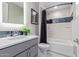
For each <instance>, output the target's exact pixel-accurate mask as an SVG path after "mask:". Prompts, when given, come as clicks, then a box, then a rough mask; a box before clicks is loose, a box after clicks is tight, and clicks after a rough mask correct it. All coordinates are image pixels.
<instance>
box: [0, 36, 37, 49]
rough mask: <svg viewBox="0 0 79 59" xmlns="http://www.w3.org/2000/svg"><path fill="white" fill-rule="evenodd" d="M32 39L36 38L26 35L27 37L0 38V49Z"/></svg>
mask: <svg viewBox="0 0 79 59" xmlns="http://www.w3.org/2000/svg"><path fill="white" fill-rule="evenodd" d="M34 38H38V36H35V35H28V36H16V37H4V38H0V49H3V48H6V47H9V46H12V45H15V44H19V43H22V42H25V41H28V40H31V39H34Z"/></svg>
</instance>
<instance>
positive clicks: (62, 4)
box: [44, 3, 72, 10]
mask: <svg viewBox="0 0 79 59" xmlns="http://www.w3.org/2000/svg"><path fill="white" fill-rule="evenodd" d="M68 4H72V3H64V4H58V5H55V6H60V5H68ZM55 6H51V7H48V8H46V9H44V10H47V9H50V8H53V7H55Z"/></svg>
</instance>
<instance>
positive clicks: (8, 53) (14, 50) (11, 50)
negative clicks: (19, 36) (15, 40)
mask: <svg viewBox="0 0 79 59" xmlns="http://www.w3.org/2000/svg"><path fill="white" fill-rule="evenodd" d="M26 44H27V43H26V42H24V43H20V44H17V45H14V46H10V47H8V48H4V49H2V50H0V57H12V56H14V55H16V54H18V53H20V52H21V51H24V50H25V49H26Z"/></svg>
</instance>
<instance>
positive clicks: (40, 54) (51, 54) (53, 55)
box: [38, 49, 66, 57]
mask: <svg viewBox="0 0 79 59" xmlns="http://www.w3.org/2000/svg"><path fill="white" fill-rule="evenodd" d="M38 55H39V57H66V56H64V55H60V54H57V53H53V52H51V51H48V53H47V55H45V54H44V53H43V52H41V51H40V49H38Z"/></svg>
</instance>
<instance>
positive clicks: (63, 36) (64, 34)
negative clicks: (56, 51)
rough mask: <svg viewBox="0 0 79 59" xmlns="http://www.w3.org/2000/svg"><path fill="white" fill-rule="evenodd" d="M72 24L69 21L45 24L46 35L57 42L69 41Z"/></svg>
mask: <svg viewBox="0 0 79 59" xmlns="http://www.w3.org/2000/svg"><path fill="white" fill-rule="evenodd" d="M71 26H72V24H71V23H56V24H48V25H47V35H48V41H50V39H49V38H52V40H56V41H59V42H63V43H64V42H66V43H67V42H69V41H71V40H72V28H71Z"/></svg>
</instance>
